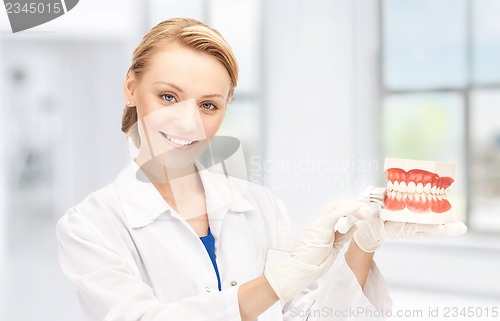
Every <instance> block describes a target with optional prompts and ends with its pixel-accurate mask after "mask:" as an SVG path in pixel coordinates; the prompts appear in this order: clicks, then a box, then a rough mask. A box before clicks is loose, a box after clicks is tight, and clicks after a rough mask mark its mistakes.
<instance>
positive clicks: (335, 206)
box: [264, 198, 376, 302]
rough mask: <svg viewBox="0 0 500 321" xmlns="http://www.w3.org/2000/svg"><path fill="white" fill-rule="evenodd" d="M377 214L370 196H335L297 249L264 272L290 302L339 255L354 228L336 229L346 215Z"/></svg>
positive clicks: (283, 297) (277, 290) (282, 296)
mask: <svg viewBox="0 0 500 321" xmlns="http://www.w3.org/2000/svg"><path fill="white" fill-rule="evenodd" d="M372 215H376V212H374V211H373V208H372V207H370V203H369V200H364V199H362V198H355V199H346V200H334V201H331V202H330V203H328V204H327V205H326V206H325V207H324V208H323V209H322V210H321V212H320V214H319V215H318V216H317V217H316V218H315V219H314V220H313V221H311V223H310V224H309V225H308V227H307V229H306V230H305V232H304V234H303V235H302V237H301V239H300V240H299V243H298V245H297V247H296V248H295V250H294V251H293V252H292V253H291V254H290V255H289V256H288V257H287V258H286V259H285V260H284V261H283V262H281V263H280V264H279V265H278V266H276V267H273V268H270V269H266V271H265V272H264V275H265V277H266V279H267V281H268V282H269V284H270V285H271V287H272V288H273V290H274V292H275V293H276V295H277V296H278V297H279V298H280V299H281V300H282V301H283V302H287V301H289V300H291V299H293V298H294V297H295V296H296V295H297V294H299V293H300V292H301V291H302V290H303V289H304V288H306V287H307V286H309V285H310V284H312V283H313V282H314V281H316V280H317V279H318V278H320V277H321V276H323V275H324V274H325V273H326V272H327V271H328V269H329V268H330V267H331V265H332V264H333V261H334V260H335V259H336V258H337V256H338V254H339V253H340V250H341V249H342V247H343V246H344V244H345V243H346V242H347V241H349V240H350V239H351V236H352V234H353V232H354V228H351V229H350V230H349V231H348V232H347V233H345V234H340V233H338V232H337V233H335V230H334V227H335V225H336V224H337V222H338V221H339V219H340V218H342V217H347V218H353V219H354V220H355V219H364V218H367V217H371V216H372Z"/></svg>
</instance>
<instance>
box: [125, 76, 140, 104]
mask: <svg viewBox="0 0 500 321" xmlns="http://www.w3.org/2000/svg"><path fill="white" fill-rule="evenodd" d="M135 86H136V82H135V78H134V76H133V75H132V73H131V72H128V73H127V76H126V77H125V84H124V85H123V96H124V97H125V101H126V102H129V101H130V106H137V104H136V103H135Z"/></svg>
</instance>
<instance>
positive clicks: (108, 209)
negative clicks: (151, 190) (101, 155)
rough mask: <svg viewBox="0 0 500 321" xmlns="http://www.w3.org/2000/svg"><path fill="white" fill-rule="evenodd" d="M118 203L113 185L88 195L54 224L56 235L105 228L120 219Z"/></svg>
mask: <svg viewBox="0 0 500 321" xmlns="http://www.w3.org/2000/svg"><path fill="white" fill-rule="evenodd" d="M120 214H121V210H120V202H119V198H118V195H117V193H116V189H115V186H114V184H113V183H111V184H109V185H107V186H105V187H103V188H101V189H99V190H97V191H95V192H93V193H91V194H89V195H88V196H87V197H85V199H84V200H82V201H81V202H79V203H78V204H76V205H74V206H72V207H71V208H69V209H68V210H67V211H66V213H65V214H64V215H63V216H62V217H61V218H60V219H59V220H58V222H57V223H56V229H57V232H58V234H60V233H63V232H67V233H70V232H75V231H77V230H78V231H90V230H91V228H90V227H91V226H92V227H93V228H100V229H103V228H106V227H107V226H110V224H114V223H115V222H116V220H117V219H120V216H121V215H120Z"/></svg>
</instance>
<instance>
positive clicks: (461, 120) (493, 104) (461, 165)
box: [380, 0, 500, 233]
mask: <svg viewBox="0 0 500 321" xmlns="http://www.w3.org/2000/svg"><path fill="white" fill-rule="evenodd" d="M380 3H381V14H382V20H381V21H382V30H381V32H382V37H381V39H382V46H381V48H382V61H383V67H382V70H381V71H382V79H383V80H382V87H383V103H382V128H383V129H382V139H383V148H384V154H385V155H388V156H392V157H401V158H415V159H428V160H439V161H451V162H454V163H456V164H457V172H456V180H455V181H456V182H455V184H453V185H452V187H451V188H450V199H451V202H452V204H453V205H454V210H455V212H456V214H457V217H459V218H462V219H465V220H466V221H467V223H468V225H469V228H470V229H471V230H476V231H482V232H484V231H490V232H495V233H499V232H500V215H498V213H499V212H500V63H499V60H498V57H500V20H499V19H498V16H500V2H498V1H495V0H441V1H434V0H405V1H398V0H381V2H380Z"/></svg>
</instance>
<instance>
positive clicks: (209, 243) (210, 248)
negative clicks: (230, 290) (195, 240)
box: [200, 227, 222, 291]
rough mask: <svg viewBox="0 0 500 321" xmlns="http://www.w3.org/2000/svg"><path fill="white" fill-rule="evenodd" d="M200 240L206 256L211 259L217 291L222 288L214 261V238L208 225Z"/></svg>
mask: <svg viewBox="0 0 500 321" xmlns="http://www.w3.org/2000/svg"><path fill="white" fill-rule="evenodd" d="M200 240H201V242H203V245H204V246H205V248H206V249H207V253H208V256H209V257H210V260H211V261H212V264H213V266H214V269H215V274H216V275H217V284H218V286H219V291H220V290H221V289H222V288H221V284H220V275H219V269H218V268H217V262H216V261H215V238H214V236H213V235H212V232H211V231H210V227H209V228H208V235H206V236H201V237H200Z"/></svg>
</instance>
